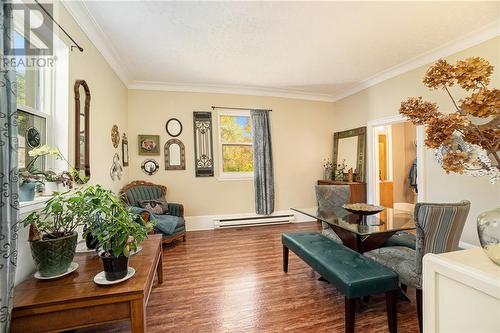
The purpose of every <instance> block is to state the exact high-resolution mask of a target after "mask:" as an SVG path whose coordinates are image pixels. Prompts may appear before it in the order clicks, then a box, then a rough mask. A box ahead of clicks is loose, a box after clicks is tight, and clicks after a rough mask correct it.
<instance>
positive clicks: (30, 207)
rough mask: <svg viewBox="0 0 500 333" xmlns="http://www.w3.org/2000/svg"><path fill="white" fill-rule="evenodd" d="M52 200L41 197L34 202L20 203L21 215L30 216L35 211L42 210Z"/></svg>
mask: <svg viewBox="0 0 500 333" xmlns="http://www.w3.org/2000/svg"><path fill="white" fill-rule="evenodd" d="M50 198H51V197H50V196H39V197H36V198H35V200H33V201H25V202H21V203H19V215H25V214H29V213H31V212H34V211H35V210H39V209H42V208H43V207H44V206H45V203H46V202H47V201H48V200H49V199H50Z"/></svg>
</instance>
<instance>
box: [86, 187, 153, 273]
mask: <svg viewBox="0 0 500 333" xmlns="http://www.w3.org/2000/svg"><path fill="white" fill-rule="evenodd" d="M84 192H85V197H86V200H87V202H88V203H89V204H90V205H91V207H92V214H91V216H92V218H91V223H89V224H88V225H87V233H90V234H91V235H92V237H93V238H94V240H95V242H96V243H97V249H98V251H99V255H100V257H101V259H102V262H103V267H104V274H105V277H106V280H108V281H115V280H119V279H122V278H124V277H125V276H126V275H127V271H128V257H129V255H130V253H131V252H133V251H136V250H137V247H138V245H139V243H140V242H142V241H143V240H144V239H145V238H146V237H147V234H148V232H149V231H150V230H151V229H152V227H153V225H152V223H147V224H145V223H144V222H143V221H142V220H140V221H138V220H137V219H138V217H137V215H135V214H133V213H131V212H130V211H129V210H128V209H127V207H126V206H125V204H124V202H123V201H122V200H121V199H120V198H119V197H118V196H116V195H115V194H114V193H113V192H111V191H108V190H105V189H104V188H102V187H101V186H99V185H95V186H89V187H87V188H86V189H85V190H84ZM139 219H140V217H139Z"/></svg>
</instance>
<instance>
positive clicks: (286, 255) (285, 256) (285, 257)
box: [283, 245, 290, 273]
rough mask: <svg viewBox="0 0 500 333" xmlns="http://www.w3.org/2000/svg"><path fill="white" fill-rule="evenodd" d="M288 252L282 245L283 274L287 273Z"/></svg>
mask: <svg viewBox="0 0 500 333" xmlns="http://www.w3.org/2000/svg"><path fill="white" fill-rule="evenodd" d="M289 251H290V250H289V249H288V248H287V247H286V246H285V245H283V272H285V273H287V272H288V252H289Z"/></svg>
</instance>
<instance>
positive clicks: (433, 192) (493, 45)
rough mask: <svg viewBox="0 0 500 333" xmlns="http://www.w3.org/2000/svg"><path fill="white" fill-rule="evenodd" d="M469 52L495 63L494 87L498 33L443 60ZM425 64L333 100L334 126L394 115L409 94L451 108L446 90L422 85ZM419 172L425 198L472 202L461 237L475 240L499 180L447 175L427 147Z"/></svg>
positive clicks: (499, 56) (499, 65)
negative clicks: (493, 183)
mask: <svg viewBox="0 0 500 333" xmlns="http://www.w3.org/2000/svg"><path fill="white" fill-rule="evenodd" d="M470 56H481V57H484V58H486V59H488V60H489V61H490V62H491V63H492V64H493V65H494V66H495V68H496V71H495V74H494V77H493V81H492V83H491V86H494V87H497V88H498V87H499V83H500V37H497V38H494V39H491V40H489V41H487V42H484V43H482V44H479V45H477V46H474V47H471V48H469V49H466V50H464V51H461V52H459V53H457V54H454V55H452V56H450V57H448V58H447V60H449V61H450V62H455V61H456V60H458V59H462V58H466V57H470ZM427 67H428V66H423V67H420V68H418V69H415V70H412V71H410V72H407V73H405V74H402V75H399V76H397V77H395V78H392V79H389V80H387V81H384V82H382V83H379V84H377V85H375V86H372V87H370V88H368V89H365V90H363V91H361V92H359V93H357V94H355V95H352V96H349V97H346V98H344V99H342V100H340V101H337V102H335V104H334V110H335V111H334V114H335V129H336V130H342V129H347V128H354V127H358V126H363V125H366V123H367V122H368V121H370V120H375V119H380V118H384V117H388V116H394V115H397V114H398V109H399V105H400V103H401V101H402V100H404V99H405V98H407V97H409V96H423V97H424V98H425V99H428V100H430V101H434V102H437V103H438V105H439V107H440V109H441V110H442V111H444V112H447V111H452V110H453V105H452V103H451V101H450V100H449V98H448V97H447V96H446V93H444V92H442V91H429V90H427V89H426V88H425V87H424V86H423V85H422V83H421V82H422V78H423V76H424V73H425V70H426V69H427ZM451 93H452V94H453V95H454V96H456V97H457V98H462V97H463V96H464V92H463V91H462V90H461V89H460V88H458V87H453V88H452V90H451ZM423 176H424V181H425V188H426V191H425V193H426V196H425V199H426V200H427V201H433V202H454V201H459V200H462V199H467V200H470V201H471V202H472V207H471V211H470V213H469V218H468V221H467V224H466V226H465V229H464V232H463V234H462V241H464V242H468V243H473V244H479V241H478V237H477V231H476V222H475V221H476V218H477V216H478V215H479V213H480V212H482V211H485V210H488V209H492V208H494V207H498V205H499V203H500V184H496V185H491V184H490V183H489V182H488V179H487V178H484V177H483V178H473V177H468V176H463V175H457V174H450V175H447V174H446V173H445V172H444V171H443V170H442V169H441V168H440V167H439V165H438V164H437V163H436V162H435V160H434V154H433V152H432V151H431V150H427V151H426V154H425V170H424V175H423Z"/></svg>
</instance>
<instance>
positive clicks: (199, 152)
mask: <svg viewBox="0 0 500 333" xmlns="http://www.w3.org/2000/svg"><path fill="white" fill-rule="evenodd" d="M193 125H194V126H193V128H194V161H195V175H196V177H213V176H214V157H213V151H214V149H213V143H212V113H210V112H193Z"/></svg>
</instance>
